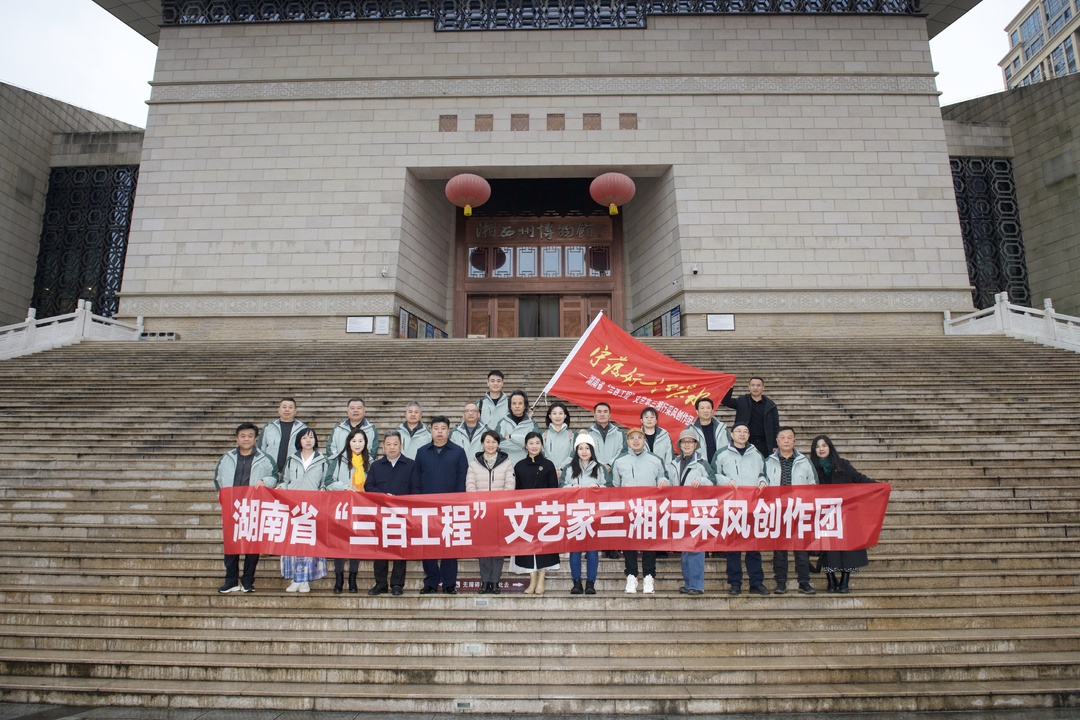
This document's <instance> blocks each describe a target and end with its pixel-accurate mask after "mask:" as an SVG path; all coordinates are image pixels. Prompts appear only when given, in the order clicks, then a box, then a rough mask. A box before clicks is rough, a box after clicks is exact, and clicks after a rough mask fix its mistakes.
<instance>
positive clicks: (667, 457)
mask: <svg viewBox="0 0 1080 720" xmlns="http://www.w3.org/2000/svg"><path fill="white" fill-rule="evenodd" d="M645 447H646V448H648V447H649V446H648V445H646V446H645ZM652 454H653V455H655V456H656V457H658V458H660V462H662V463H664V467H667V466H668V465H669V464H670V463H671V461H672V460H673V459H674V458H675V450H674V446H673V445H672V444H671V435H669V434H668V431H667V430H665V429H664V428H662V427H660V426H659V425H657V426H656V437H654V438H653V449H652Z"/></svg>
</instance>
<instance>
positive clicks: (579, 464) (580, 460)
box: [560, 433, 607, 595]
mask: <svg viewBox="0 0 1080 720" xmlns="http://www.w3.org/2000/svg"><path fill="white" fill-rule="evenodd" d="M560 483H561V487H603V486H604V485H606V484H607V476H606V475H605V474H604V466H603V465H601V464H600V461H599V460H597V459H596V441H595V440H593V439H592V436H591V435H589V434H588V433H581V434H579V435H578V436H577V438H575V439H574V459H573V460H571V461H570V464H569V465H567V466H566V469H564V470H563V472H562V477H561V478H560ZM599 567H600V553H599V552H598V551H596V550H586V551H585V587H584V588H582V586H581V553H580V552H572V553H570V576H571V577H572V578H573V580H574V587H573V588H572V589H571V590H570V594H571V595H581V594H582V593H584V594H585V595H595V594H596V571H597V568H599Z"/></svg>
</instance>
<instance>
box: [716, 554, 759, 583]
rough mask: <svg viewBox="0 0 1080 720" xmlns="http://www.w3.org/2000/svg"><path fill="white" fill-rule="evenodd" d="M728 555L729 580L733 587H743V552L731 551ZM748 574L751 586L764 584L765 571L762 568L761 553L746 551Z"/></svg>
mask: <svg viewBox="0 0 1080 720" xmlns="http://www.w3.org/2000/svg"><path fill="white" fill-rule="evenodd" d="M725 554H726V555H727V581H728V585H731V586H732V587H742V557H741V556H742V553H737V552H729V553H725ZM746 574H747V575H749V576H750V586H751V587H753V586H754V585H764V584H765V572H764V570H762V569H761V553H759V552H748V553H746Z"/></svg>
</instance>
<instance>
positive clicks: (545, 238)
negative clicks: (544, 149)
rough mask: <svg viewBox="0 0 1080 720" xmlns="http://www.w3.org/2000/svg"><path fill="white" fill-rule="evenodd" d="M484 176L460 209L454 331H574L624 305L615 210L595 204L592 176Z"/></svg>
mask: <svg viewBox="0 0 1080 720" xmlns="http://www.w3.org/2000/svg"><path fill="white" fill-rule="evenodd" d="M489 182H490V183H491V199H490V200H489V201H488V202H487V203H485V204H484V205H482V206H480V207H478V208H475V209H474V211H473V216H472V217H471V218H468V219H466V218H464V217H462V216H460V215H459V216H458V225H457V264H456V267H457V268H458V270H457V278H456V301H457V302H456V307H457V308H458V311H457V313H456V318H455V323H456V331H455V334H456V335H458V336H462V335H473V336H484V337H560V336H561V337H577V336H578V335H580V334H581V333H582V332H583V331H584V329H585V328H586V327H587V326H588V323H589V321H590V320H591V319H592V318H593V317H594V316H595V315H596V313H597V312H599V311H601V310H603V311H604V312H606V313H607V314H609V315H610V314H611V310H612V308H613V307H615V308H618V307H621V306H622V285H623V283H622V273H623V267H622V266H623V263H622V222H621V216H614V217H613V216H610V215H609V214H608V211H607V208H605V207H602V206H600V205H598V204H596V203H595V202H593V200H592V198H591V197H590V196H589V183H590V182H592V178H550V179H530V180H491V181H489ZM616 320H617V318H616Z"/></svg>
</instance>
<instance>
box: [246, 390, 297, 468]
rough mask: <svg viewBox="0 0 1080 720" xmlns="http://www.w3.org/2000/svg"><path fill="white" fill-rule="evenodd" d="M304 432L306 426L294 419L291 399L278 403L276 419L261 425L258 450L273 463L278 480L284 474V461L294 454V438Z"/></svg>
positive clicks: (294, 413) (294, 409)
mask: <svg viewBox="0 0 1080 720" xmlns="http://www.w3.org/2000/svg"><path fill="white" fill-rule="evenodd" d="M304 430H307V425H305V424H304V423H303V422H301V421H300V420H297V419H296V401H295V400H293V399H292V398H291V397H287V398H283V399H282V401H281V402H280V403H278V419H277V420H274V421H273V422H271V423H267V424H266V425H263V429H262V432H261V433H259V443H258V448H259V450H260V451H262V452H263V453H265V454H266V455H267V456H269V458H270V459H271V460H273V461H274V467H275V468H277V477H278V480H280V479H281V474H282V473H283V472H285V461H286V460H288V459H289V456H290V455H292V454H293V453H294V452H296V448H295V447H293V444H294V442H295V440H294V438H298V437H300V434H301V433H302V432H303V431H304Z"/></svg>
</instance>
